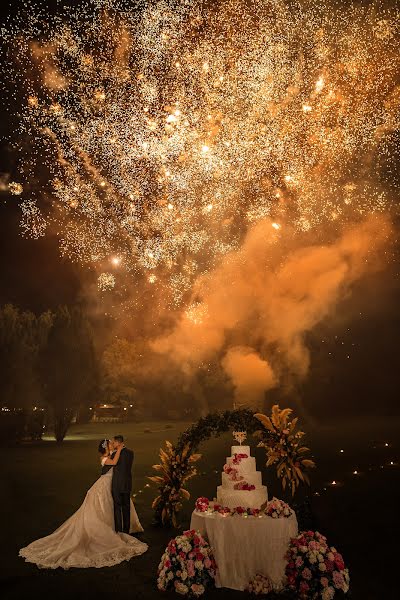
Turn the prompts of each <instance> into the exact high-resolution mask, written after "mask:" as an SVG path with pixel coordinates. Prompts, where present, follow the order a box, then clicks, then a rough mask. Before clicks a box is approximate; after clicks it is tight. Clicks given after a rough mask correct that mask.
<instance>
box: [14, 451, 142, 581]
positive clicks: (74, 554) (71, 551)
mask: <svg viewBox="0 0 400 600" xmlns="http://www.w3.org/2000/svg"><path fill="white" fill-rule="evenodd" d="M122 448H123V446H121V447H120V448H118V450H117V452H116V454H115V455H114V456H112V449H111V442H110V440H102V441H101V442H100V444H99V453H100V462H101V466H102V470H101V473H102V474H101V477H99V479H98V480H97V481H96V482H95V483H94V484H93V485H92V487H91V488H90V489H89V491H88V492H87V494H86V496H85V499H84V501H83V503H82V504H81V506H80V508H78V510H77V511H76V512H75V513H74V514H73V515H72V516H71V517H70V518H69V519H68V520H67V521H65V523H63V524H62V525H61V527H59V528H58V529H56V531H54V533H52V534H50V535H48V536H46V537H44V538H41V539H39V540H36V541H35V542H32V543H31V544H29V546H26V547H25V548H22V549H21V550H20V551H19V555H20V556H22V557H23V558H25V560H26V561H27V562H32V563H35V564H36V565H37V566H38V567H40V568H42V569H56V568H57V567H62V568H63V569H69V568H70V567H80V568H86V567H111V566H112V565H117V564H119V563H120V562H122V561H124V560H129V559H130V558H132V557H134V556H139V555H140V554H143V553H144V552H146V550H147V548H148V546H147V544H144V543H143V542H140V541H139V540H137V539H136V538H134V537H132V536H131V535H128V534H126V533H116V532H115V531H114V504H113V499H112V495H111V481H112V476H113V466H114V465H116V464H117V462H118V459H119V455H120V452H121V450H122ZM138 531H143V528H142V526H141V524H140V522H139V519H138V516H137V514H136V510H135V507H134V505H133V503H132V500H131V523H130V532H132V533H134V532H138Z"/></svg>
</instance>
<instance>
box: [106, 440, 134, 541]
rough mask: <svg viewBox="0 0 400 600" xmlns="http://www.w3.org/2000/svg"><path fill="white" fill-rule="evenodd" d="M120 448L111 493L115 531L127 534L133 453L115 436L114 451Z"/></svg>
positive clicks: (129, 516) (129, 517)
mask: <svg viewBox="0 0 400 600" xmlns="http://www.w3.org/2000/svg"><path fill="white" fill-rule="evenodd" d="M121 446H123V448H122V450H121V454H120V456H119V460H118V462H117V464H116V465H115V467H114V471H113V476H112V484H111V491H112V497H113V500H114V523H115V531H117V532H118V531H122V532H123V533H129V525H130V520H131V507H130V502H131V491H132V464H133V452H132V450H129V449H128V448H125V446H124V438H123V437H122V435H115V436H114V439H113V447H114V450H118V448H120V447H121Z"/></svg>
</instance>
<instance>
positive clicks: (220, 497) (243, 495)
mask: <svg viewBox="0 0 400 600" xmlns="http://www.w3.org/2000/svg"><path fill="white" fill-rule="evenodd" d="M267 501H268V493H267V488H266V486H265V485H263V486H261V487H260V488H258V489H256V490H253V491H251V492H248V491H247V490H231V489H229V490H227V489H225V488H223V487H222V485H219V486H218V487H217V502H218V504H221V505H222V506H227V507H228V508H231V509H232V508H236V507H237V506H243V508H261V505H262V504H264V503H265V502H267Z"/></svg>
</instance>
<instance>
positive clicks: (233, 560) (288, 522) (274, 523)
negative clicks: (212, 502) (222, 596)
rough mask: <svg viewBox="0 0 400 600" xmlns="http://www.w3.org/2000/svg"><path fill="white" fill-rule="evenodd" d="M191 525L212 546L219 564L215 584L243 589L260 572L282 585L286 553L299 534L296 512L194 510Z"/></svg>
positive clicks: (278, 586)
mask: <svg viewBox="0 0 400 600" xmlns="http://www.w3.org/2000/svg"><path fill="white" fill-rule="evenodd" d="M190 528H191V529H195V530H196V531H199V532H200V533H201V535H202V536H203V537H205V538H206V539H207V540H208V542H209V544H210V546H211V547H212V549H213V553H214V558H215V560H216V563H217V565H218V573H217V578H216V582H215V585H216V587H226V588H231V589H233V590H244V589H245V587H246V586H247V584H248V583H249V581H250V580H251V579H253V578H254V577H255V575H256V574H257V573H262V574H263V575H267V576H268V577H269V578H270V580H271V582H272V584H273V586H274V588H276V589H279V588H280V587H281V586H282V583H283V580H284V575H285V566H286V560H285V554H286V552H287V550H288V546H289V541H290V538H292V537H296V535H297V533H298V529H297V519H296V515H295V513H294V512H293V514H292V515H291V516H290V517H288V518H281V519H273V518H271V517H267V516H262V517H251V516H249V517H243V516H239V515H234V516H227V517H224V516H222V515H220V514H218V513H207V512H197V511H194V512H193V514H192V519H191V522H190Z"/></svg>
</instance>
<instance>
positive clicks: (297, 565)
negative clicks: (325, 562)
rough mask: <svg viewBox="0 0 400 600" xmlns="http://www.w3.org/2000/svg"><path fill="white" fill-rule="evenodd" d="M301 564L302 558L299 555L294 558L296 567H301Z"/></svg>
mask: <svg viewBox="0 0 400 600" xmlns="http://www.w3.org/2000/svg"><path fill="white" fill-rule="evenodd" d="M302 564H303V559H302V558H301V557H300V556H299V557H297V558H296V567H301V565H302Z"/></svg>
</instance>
